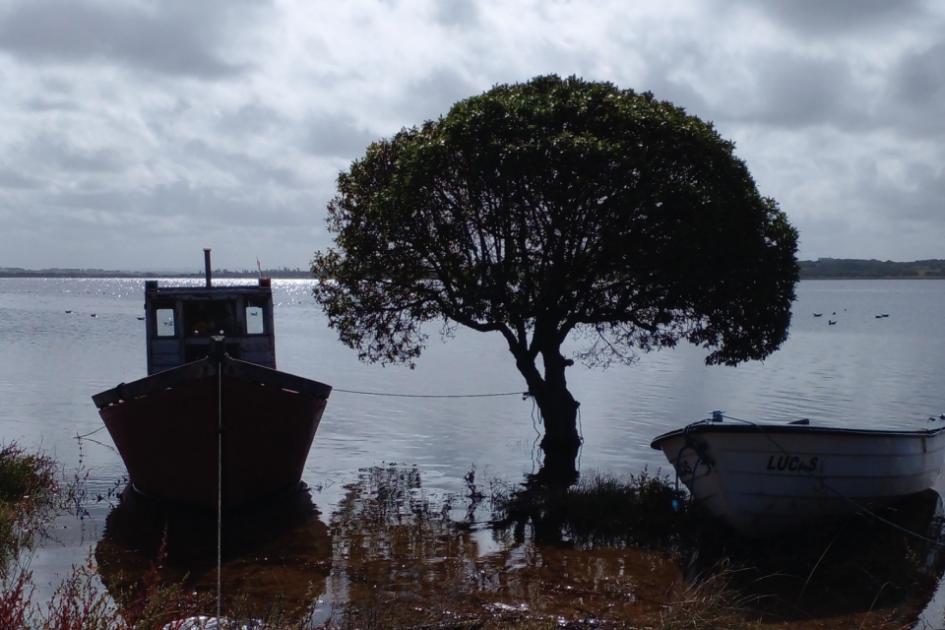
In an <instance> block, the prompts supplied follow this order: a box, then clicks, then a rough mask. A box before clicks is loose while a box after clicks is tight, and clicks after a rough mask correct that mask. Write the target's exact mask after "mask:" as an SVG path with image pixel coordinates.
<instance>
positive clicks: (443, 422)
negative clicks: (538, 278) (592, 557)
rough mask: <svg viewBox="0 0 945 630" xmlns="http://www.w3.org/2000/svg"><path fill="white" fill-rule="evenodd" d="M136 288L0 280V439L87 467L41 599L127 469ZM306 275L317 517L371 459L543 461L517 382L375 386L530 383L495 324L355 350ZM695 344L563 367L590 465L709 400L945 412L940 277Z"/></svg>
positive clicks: (292, 368)
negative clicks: (317, 401)
mask: <svg viewBox="0 0 945 630" xmlns="http://www.w3.org/2000/svg"><path fill="white" fill-rule="evenodd" d="M219 282H220V283H223V282H228V281H219ZM143 286H144V283H143V280H137V279H41V278H30V279H19V278H16V279H0V401H2V404H0V442H3V443H7V442H10V441H16V442H18V443H19V444H21V445H23V446H26V447H30V448H38V449H41V450H43V451H45V452H46V453H48V454H50V455H52V456H53V457H54V458H55V459H56V460H58V461H59V462H61V464H62V465H63V467H64V470H65V471H66V473H67V475H71V474H79V475H80V476H82V477H85V482H84V484H83V487H84V489H85V492H86V494H85V495H84V497H82V499H83V507H84V510H85V512H84V514H83V516H82V518H78V517H63V518H60V519H59V520H58V521H57V523H56V529H55V530H54V531H52V532H51V536H50V537H49V538H48V539H47V540H45V541H44V542H43V544H42V547H41V548H40V549H39V550H38V552H37V553H36V555H35V557H34V558H33V560H32V564H31V567H32V570H33V572H34V575H35V576H36V577H37V583H38V584H37V585H38V586H39V588H40V591H41V592H40V595H41V596H42V594H43V592H44V591H46V590H48V589H51V588H52V586H51V585H52V584H53V583H54V582H55V581H56V579H57V576H59V575H61V574H62V573H64V572H66V571H67V570H68V568H69V567H70V566H71V565H73V564H81V563H82V562H83V561H84V559H85V558H86V557H87V556H88V555H89V553H90V550H92V549H93V548H94V546H95V545H96V544H97V543H98V542H99V539H100V538H101V536H102V534H103V530H104V526H105V521H106V517H107V516H108V514H109V512H110V511H111V510H112V509H113V508H114V505H115V501H114V500H110V497H113V496H114V489H115V488H116V487H118V486H120V485H121V483H122V480H123V476H124V474H125V471H124V467H123V465H122V463H121V460H120V458H119V457H118V455H117V453H116V452H115V451H114V450H113V449H112V448H111V442H110V439H109V437H108V434H107V432H105V431H97V432H96V430H97V429H100V427H101V426H102V425H101V422H100V420H99V417H98V414H97V412H96V409H95V407H94V405H93V404H92V401H91V399H90V396H91V394H93V393H96V392H98V391H101V390H104V389H107V388H110V387H112V386H114V385H116V384H117V383H118V382H120V381H129V380H133V379H136V378H140V377H142V376H144V375H145V357H144V330H143V327H144V323H143V322H142V321H139V320H138V319H137V316H140V315H141V314H142V313H143V311H142V305H143ZM310 287H311V285H310V283H309V282H308V281H304V280H275V281H273V293H274V301H275V303H276V310H275V325H276V348H277V350H276V353H277V362H278V365H279V368H280V369H282V370H286V371H289V372H292V373H296V374H299V375H302V376H306V377H309V378H313V379H316V380H320V381H323V382H326V383H329V384H331V385H333V386H334V387H335V391H334V392H333V393H332V396H331V398H330V400H329V403H328V407H327V410H326V412H325V415H324V417H323V420H322V424H321V426H320V428H319V430H318V433H317V435H316V437H315V443H314V445H313V448H312V451H311V453H310V456H309V459H308V462H307V465H306V467H305V472H304V477H303V479H304V481H305V482H306V483H307V484H308V486H309V488H310V489H311V494H312V501H313V502H314V504H315V507H316V509H317V510H318V512H319V513H320V514H321V515H322V516H321V517H320V518H321V519H322V520H323V521H324V522H326V523H327V521H328V516H327V515H330V514H332V513H333V511H334V510H336V509H337V507H338V505H339V502H340V501H342V499H343V497H344V496H345V488H346V487H347V486H348V485H349V484H351V483H353V482H355V481H356V480H357V479H358V476H359V472H358V471H359V470H360V469H363V468H366V467H371V466H380V465H386V464H388V463H397V464H399V465H402V466H407V467H414V466H415V467H416V470H417V471H418V472H419V477H420V478H421V479H422V488H423V492H424V493H427V494H429V495H437V494H442V495H447V494H449V493H462V492H463V491H464V488H465V483H464V475H465V474H466V473H467V472H469V471H470V469H471V468H472V467H475V470H476V479H477V481H478V482H480V483H486V482H487V481H488V480H489V479H491V478H501V479H505V480H508V481H512V482H514V481H518V480H521V479H522V477H523V475H525V474H527V473H530V472H534V471H535V470H536V468H537V466H538V464H539V463H540V462H539V459H540V451H539V450H538V448H537V440H538V437H539V435H538V433H537V431H536V428H535V427H536V423H537V422H539V421H538V420H537V416H536V410H535V409H534V408H533V405H532V402H531V401H530V400H528V399H523V397H522V396H520V395H510V396H499V397H493V398H421V397H418V398H410V397H391V396H385V395H382V394H416V395H427V396H429V395H460V394H491V393H514V392H519V391H521V390H523V389H524V383H523V380H522V378H521V377H520V376H519V374H518V373H517V371H516V370H515V367H514V362H513V361H512V358H511V356H510V355H509V354H508V352H507V350H506V349H505V347H504V344H503V340H502V338H501V337H500V336H499V335H497V334H495V335H486V334H481V333H475V332H471V331H465V330H457V331H455V334H454V335H453V336H452V337H451V338H448V339H446V340H445V341H441V340H440V335H439V333H440V331H439V329H438V328H436V327H431V329H430V331H429V332H430V341H429V345H428V347H427V349H426V350H425V352H424V353H423V355H422V356H421V357H420V359H419V360H418V361H417V365H416V368H415V369H409V368H407V367H403V366H388V367H382V366H378V365H368V364H364V363H361V362H359V361H358V360H357V357H356V354H355V352H354V351H353V350H351V349H349V348H347V347H345V346H343V345H342V344H341V343H340V342H339V341H338V340H337V336H336V334H335V332H334V331H332V330H330V329H329V328H328V327H327V325H326V322H325V318H324V316H323V315H322V313H321V311H320V310H319V308H318V307H317V306H316V305H315V303H314V301H313V299H312V297H311V294H310ZM66 311H71V313H67V312H66ZM815 312H816V313H823V316H822V317H814V316H813V313H815ZM880 313H888V314H889V316H888V317H885V318H876V317H875V316H876V315H877V314H880ZM93 314H94V317H93ZM828 320H833V321H836V324H835V325H828ZM580 342H581V340H580V339H575V340H573V341H572V344H573V346H574V348H579V347H580ZM704 356H705V352H704V351H702V350H700V349H698V348H693V347H690V346H680V347H679V348H676V349H674V350H669V351H659V352H654V353H651V354H646V355H642V356H640V357H639V359H638V361H636V362H635V363H634V364H633V365H631V366H612V367H610V368H609V369H607V370H600V369H587V368H584V367H582V366H580V365H576V366H575V367H574V368H572V369H571V371H570V374H569V384H570V387H571V390H572V392H573V394H574V395H575V397H576V398H577V399H578V400H579V401H580V402H581V416H580V418H581V427H580V428H581V431H582V435H583V437H584V447H583V449H582V451H581V454H580V468H581V471H582V473H583V474H589V473H590V472H591V471H601V472H605V473H613V474H617V475H622V474H625V473H636V472H640V471H641V470H643V469H644V468H647V469H649V470H650V471H655V470H658V469H661V470H662V471H664V472H666V471H667V470H668V469H669V466H668V465H667V464H666V462H665V461H664V460H663V459H662V455H661V453H659V452H657V451H654V450H652V449H650V447H649V442H650V440H651V439H652V438H653V437H654V436H656V435H657V434H659V433H661V432H664V431H667V430H670V429H672V428H676V427H678V426H681V425H682V424H684V423H687V422H689V421H692V420H696V419H700V418H703V417H706V416H707V415H708V414H709V413H710V412H711V411H712V410H715V409H721V410H724V411H725V412H726V413H728V414H730V415H731V416H734V417H738V418H746V419H753V420H772V421H788V420H793V419H797V418H800V417H807V418H810V419H811V420H812V422H816V423H818V424H829V425H839V426H864V427H921V426H927V425H928V424H929V420H928V418H929V416H938V415H939V414H942V413H945V386H943V384H945V281H943V280H856V281H839V280H828V281H804V282H801V283H800V284H799V285H798V299H797V301H796V302H795V305H794V316H793V321H792V325H791V330H790V337H789V339H788V340H787V342H786V343H785V344H784V346H783V347H782V349H781V350H779V351H778V352H776V353H775V354H774V355H772V356H771V357H769V358H768V359H767V360H765V361H764V362H753V363H747V364H744V365H742V366H739V367H736V368H730V367H715V366H713V367H707V366H705V365H704V362H703V359H704ZM345 390H348V391H345ZM354 392H366V393H354ZM375 394H378V395H375ZM93 432H94V433H93ZM90 433H91V435H89V436H88V438H86V439H82V440H77V439H76V436H77V435H84V434H90ZM181 465H182V466H186V465H187V462H181ZM99 495H101V497H102V499H101V500H99Z"/></svg>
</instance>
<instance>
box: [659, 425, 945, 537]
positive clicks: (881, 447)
mask: <svg viewBox="0 0 945 630" xmlns="http://www.w3.org/2000/svg"><path fill="white" fill-rule="evenodd" d="M652 446H653V448H657V449H659V450H662V451H663V453H664V454H665V455H666V458H667V459H668V460H669V461H670V463H671V464H673V466H674V467H675V469H676V473H677V475H678V476H679V479H680V480H681V481H683V483H685V484H686V486H687V487H688V488H689V491H690V493H691V494H692V496H693V497H694V498H695V499H696V500H697V501H699V503H700V504H701V505H703V506H704V507H705V508H706V509H708V510H709V511H710V512H711V513H713V514H714V515H716V516H718V517H720V518H721V519H723V520H724V521H726V522H728V523H729V524H730V525H732V526H733V527H734V528H735V529H736V530H738V531H739V532H741V533H743V534H747V535H750V536H767V535H772V534H777V533H779V532H783V531H785V530H787V529H791V528H794V527H798V526H804V525H809V524H810V523H812V522H815V521H819V520H824V519H829V518H831V517H840V516H845V515H849V514H853V513H856V512H858V511H862V510H863V509H864V508H865V509H870V508H873V507H877V506H880V505H884V504H888V503H891V502H893V501H895V500H897V499H899V498H901V497H904V496H908V495H911V494H915V493H918V492H922V491H923V490H926V489H928V488H930V487H932V486H933V484H934V483H935V481H936V479H937V478H938V476H939V474H940V473H941V470H942V461H943V456H945V428H940V429H936V430H930V431H871V430H856V429H839V428H838V429H834V428H826V427H811V426H803V425H763V424H751V425H733V424H725V423H715V422H700V423H695V424H693V425H690V426H689V427H687V428H685V429H682V430H679V431H673V432H670V433H667V434H665V435H662V436H660V437H658V438H656V439H655V440H654V441H653V444H652Z"/></svg>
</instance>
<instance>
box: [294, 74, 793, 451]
mask: <svg viewBox="0 0 945 630" xmlns="http://www.w3.org/2000/svg"><path fill="white" fill-rule="evenodd" d="M732 150H733V145H732V143H731V142H728V141H726V140H723V139H722V138H721V137H720V136H719V135H718V133H716V131H715V130H714V129H713V127H712V125H711V124H708V123H705V122H703V121H701V120H699V119H698V118H695V117H693V116H690V115H687V114H686V113H685V111H683V110H682V109H681V108H679V107H676V106H674V105H672V104H671V103H668V102H664V101H658V100H656V99H655V98H653V96H652V95H651V94H649V93H643V94H638V93H635V92H633V91H631V90H621V89H618V88H617V87H615V86H614V85H612V84H609V83H594V82H587V81H583V80H580V79H578V78H574V77H571V78H568V79H561V78H559V77H556V76H543V77H536V78H535V79H532V80H531V81H529V82H527V83H521V84H512V85H499V86H496V87H495V88H493V89H492V90H490V91H488V92H486V93H484V94H481V95H479V96H475V97H472V98H469V99H466V100H464V101H460V102H459V103H457V104H455V105H454V106H453V107H452V109H451V110H450V111H449V113H448V114H447V115H446V116H444V117H441V118H439V119H438V120H435V121H428V122H426V123H424V124H423V125H422V126H420V127H416V128H411V129H404V130H402V131H401V132H400V133H398V134H396V135H395V136H394V137H392V138H390V139H388V140H382V141H378V142H375V143H374V144H372V145H371V146H370V147H368V149H367V152H366V154H365V155H364V157H362V158H361V159H359V160H357V161H355V162H354V163H353V164H352V165H351V167H350V169H349V170H348V171H347V172H344V173H342V174H341V175H340V176H339V178H338V195H337V196H336V197H335V198H334V199H333V200H332V202H331V203H330V204H329V207H328V211H329V229H330V231H331V232H332V233H334V235H335V242H336V247H335V248H334V249H328V250H325V251H321V252H317V253H316V254H315V258H314V260H313V263H312V271H313V273H314V275H315V277H316V278H318V279H319V280H320V282H319V284H318V286H317V288H316V289H315V297H316V299H317V300H318V302H319V303H320V304H321V305H322V306H323V307H324V309H325V312H326V313H327V315H328V319H329V323H330V325H331V326H333V327H334V328H336V329H337V330H338V332H339V335H340V337H341V340H342V341H343V342H344V343H346V344H348V345H349V346H351V347H352V348H355V349H356V350H357V351H358V352H359V355H360V357H361V358H362V359H366V360H370V361H380V362H384V363H388V362H398V361H406V362H412V361H413V360H414V359H416V357H417V356H419V354H420V351H421V348H422V346H423V344H424V341H425V335H424V332H423V330H422V325H423V324H424V323H425V322H429V321H437V320H439V321H442V322H444V324H445V325H447V327H448V326H450V325H454V324H461V325H464V326H468V327H469V328H472V329H474V330H478V331H483V332H488V331H496V332H499V333H500V334H502V335H503V336H504V337H505V339H506V341H507V343H508V346H509V350H510V351H511V352H512V354H513V355H514V357H515V361H516V365H517V367H518V368H519V370H520V371H521V373H522V375H523V376H524V377H525V380H526V382H527V384H528V387H529V391H530V393H531V394H532V395H534V396H535V397H536V401H537V402H538V405H539V407H540V409H541V411H542V415H543V417H544V420H545V429H546V440H545V445H546V446H547V443H548V441H549V439H550V440H551V441H552V442H554V443H556V444H557V446H558V447H563V449H562V448H558V450H559V452H561V451H562V450H564V451H568V450H569V449H571V450H573V447H574V445H575V444H576V442H577V433H576V431H575V430H574V428H573V425H574V417H575V411H576V409H577V402H576V401H575V400H574V399H573V398H572V397H571V395H570V394H569V393H568V391H567V386H566V381H565V378H564V372H565V369H566V367H567V366H569V365H571V363H572V360H571V359H570V358H565V357H564V356H562V354H561V352H560V347H561V344H562V342H563V341H564V340H565V338H566V337H567V336H568V335H569V334H570V333H572V331H574V332H584V333H588V335H587V337H586V338H587V339H589V342H588V346H587V348H586V350H585V351H584V352H583V353H582V354H581V355H580V357H579V358H581V359H582V360H583V361H584V362H585V363H587V364H589V365H606V364H608V363H609V362H611V361H614V360H617V361H623V362H629V361H632V360H633V358H634V356H635V351H636V350H642V351H648V350H651V349H655V348H660V347H668V346H674V345H675V344H676V343H678V342H679V341H681V340H688V341H690V342H692V343H694V344H697V345H699V346H703V347H705V348H706V349H707V350H708V351H709V352H708V356H707V358H706V361H707V363H724V364H730V365H734V364H736V363H739V362H741V361H744V360H748V359H760V358H762V357H765V356H767V355H768V354H770V353H771V352H773V351H774V350H775V349H777V348H778V347H779V345H780V344H781V343H782V342H783V341H784V339H785V336H786V331H787V328H788V324H789V321H790V305H791V302H792V300H793V298H794V285H795V282H796V280H797V274H798V270H797V262H796V260H795V251H796V241H797V234H796V232H795V230H794V228H793V227H791V226H790V225H789V224H788V222H787V220H786V218H785V216H784V214H783V213H782V212H781V211H780V210H779V209H778V206H777V204H776V203H775V201H774V200H773V199H770V198H765V197H762V196H761V195H760V194H759V193H758V191H757V189H756V187H755V184H754V181H753V180H752V178H751V176H750V174H749V172H748V169H747V168H746V167H745V164H744V163H743V162H742V161H741V160H739V159H738V158H736V157H735V156H734V155H733V152H732ZM539 357H540V358H541V360H542V364H543V365H542V367H543V372H539V369H538V367H537V366H536V362H537V361H538V359H539ZM546 450H547V449H546Z"/></svg>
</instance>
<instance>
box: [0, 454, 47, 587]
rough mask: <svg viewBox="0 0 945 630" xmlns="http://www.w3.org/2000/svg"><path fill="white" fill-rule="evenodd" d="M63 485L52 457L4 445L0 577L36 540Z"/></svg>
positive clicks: (1, 458) (0, 477)
mask: <svg viewBox="0 0 945 630" xmlns="http://www.w3.org/2000/svg"><path fill="white" fill-rule="evenodd" d="M59 488H60V484H59V482H58V476H57V470H56V464H55V462H53V460H52V459H50V458H49V457H46V456H45V455H37V454H33V453H27V452H26V451H24V450H23V449H22V448H20V447H19V446H17V445H16V444H7V445H5V446H2V447H0V577H2V576H4V575H5V573H6V568H7V566H8V565H9V564H10V562H11V561H12V560H13V559H15V558H16V557H17V555H18V554H19V553H20V551H21V550H22V549H24V548H26V547H28V546H29V545H30V544H32V542H33V541H34V539H35V535H36V534H37V533H38V531H39V530H40V528H41V526H42V524H43V522H44V517H45V516H46V515H48V513H49V511H50V509H51V508H52V507H53V506H54V504H55V501H56V497H57V494H58V492H59Z"/></svg>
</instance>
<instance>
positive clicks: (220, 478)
mask: <svg viewBox="0 0 945 630" xmlns="http://www.w3.org/2000/svg"><path fill="white" fill-rule="evenodd" d="M222 602H223V359H222V358H219V357H218V358H217V625H219V624H220V613H221V609H222V607H223V603H222Z"/></svg>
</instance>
